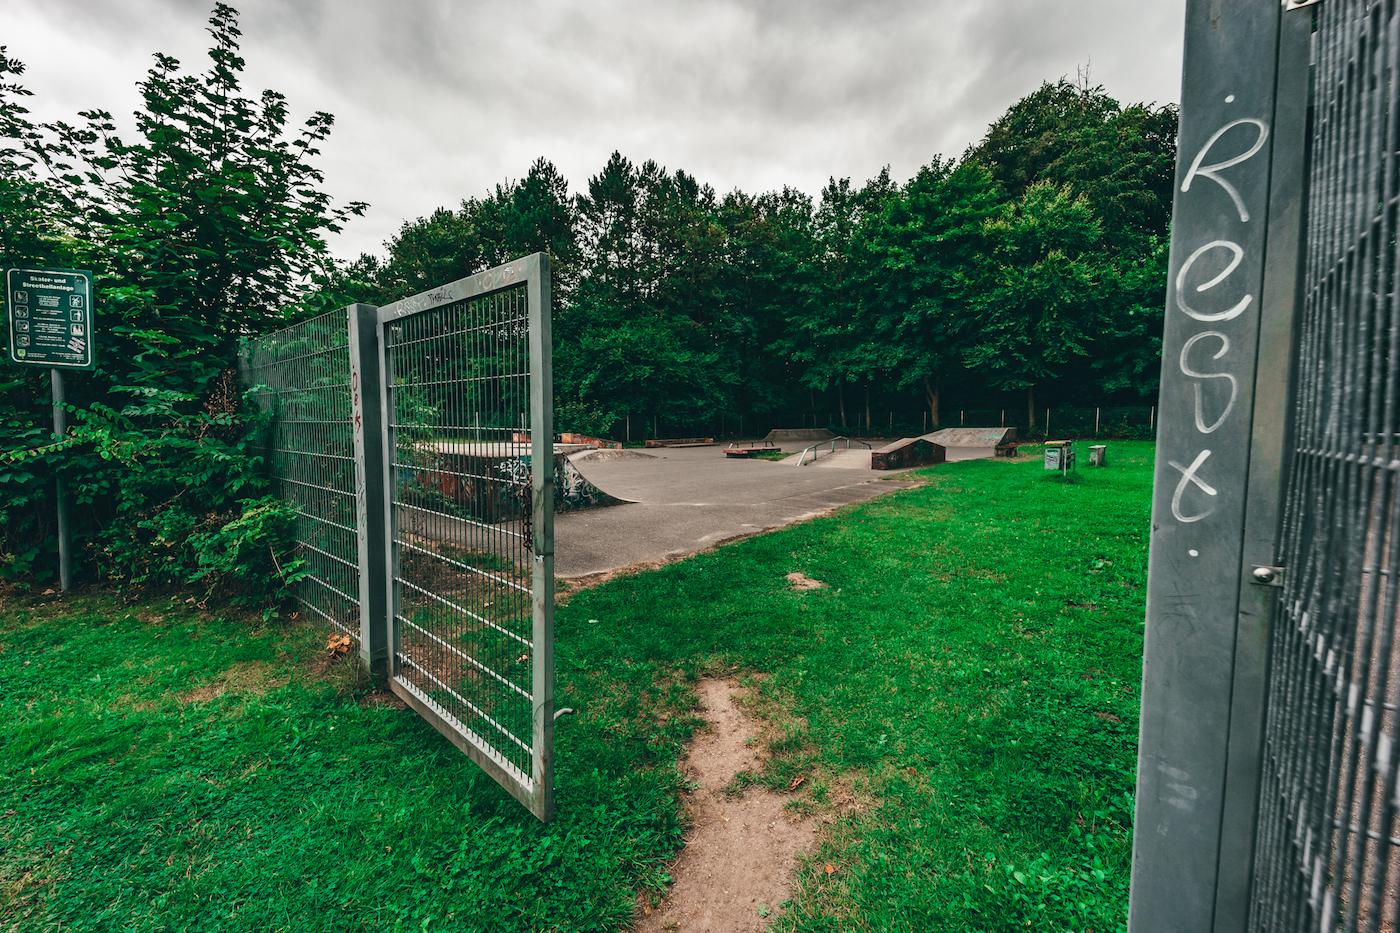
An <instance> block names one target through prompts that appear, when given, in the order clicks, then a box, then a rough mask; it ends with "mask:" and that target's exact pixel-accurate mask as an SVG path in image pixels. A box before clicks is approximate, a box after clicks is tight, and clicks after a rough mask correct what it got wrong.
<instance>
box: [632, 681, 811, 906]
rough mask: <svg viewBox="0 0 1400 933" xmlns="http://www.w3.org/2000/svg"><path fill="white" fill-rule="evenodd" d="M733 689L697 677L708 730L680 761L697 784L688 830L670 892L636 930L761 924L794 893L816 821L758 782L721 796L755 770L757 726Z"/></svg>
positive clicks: (689, 799) (726, 683)
mask: <svg viewBox="0 0 1400 933" xmlns="http://www.w3.org/2000/svg"><path fill="white" fill-rule="evenodd" d="M736 689H737V688H736V687H735V685H734V684H733V683H732V682H730V681H727V680H702V681H701V682H700V684H699V685H698V686H697V688H696V693H697V694H698V695H699V697H700V700H701V702H702V703H703V704H704V705H705V718H706V719H707V720H708V721H709V723H710V729H709V731H707V732H703V733H700V734H699V735H698V736H696V738H695V740H694V742H693V743H692V745H691V748H690V752H689V754H688V755H687V757H686V759H685V762H684V768H685V772H686V776H687V777H688V778H689V779H690V780H691V781H693V782H695V784H696V785H698V786H697V787H696V789H695V790H693V791H692V792H691V793H690V794H688V795H687V798H686V802H687V803H688V804H689V806H690V810H691V817H692V829H691V831H690V832H689V833H688V834H687V836H686V843H685V848H684V849H683V850H681V854H680V856H679V858H677V859H676V862H675V864H674V865H673V866H672V867H671V877H672V878H673V879H674V883H673V884H672V886H671V892H670V896H669V897H668V898H667V900H666V902H665V903H664V904H663V905H662V906H661V908H660V909H659V910H656V911H654V912H652V913H649V914H646V915H644V916H643V917H641V919H640V920H639V921H638V923H637V926H636V930H637V933H665V931H669V930H675V931H678V933H749V931H761V930H764V929H766V928H767V926H768V923H769V920H771V919H772V918H773V917H775V916H777V915H778V914H779V913H780V908H779V907H778V905H779V904H781V903H782V902H783V901H785V900H787V899H788V898H790V897H791V896H792V882H793V872H794V870H795V868H796V866H797V856H798V853H800V852H802V851H804V850H807V849H810V848H812V846H813V844H814V843H815V840H816V821H815V820H814V819H812V818H810V817H809V818H807V819H805V820H801V821H794V820H791V819H789V816H788V814H787V813H785V812H784V810H783V807H784V806H785V805H786V804H787V802H788V801H789V800H790V799H791V798H790V797H788V796H786V795H783V794H773V793H769V792H768V791H766V790H764V789H762V788H760V787H750V788H749V789H748V790H747V791H746V792H745V794H744V796H743V797H739V798H735V797H729V796H727V795H725V794H724V793H722V791H721V789H722V788H723V787H725V785H727V784H729V783H730V781H732V780H733V779H734V775H736V774H738V773H739V772H740V771H744V770H746V769H749V770H754V771H757V770H758V769H759V767H760V761H759V759H758V745H757V744H756V743H755V744H753V745H750V744H748V743H749V740H750V739H752V738H753V737H754V736H755V733H756V731H757V730H756V729H755V727H754V723H753V722H752V721H751V720H750V719H749V718H748V717H747V716H745V715H744V713H743V711H742V710H741V709H739V707H738V706H737V705H736V704H735V703H734V700H733V699H732V696H731V695H732V694H733V693H734V692H735V691H736Z"/></svg>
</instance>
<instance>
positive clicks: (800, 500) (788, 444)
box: [554, 428, 1014, 579]
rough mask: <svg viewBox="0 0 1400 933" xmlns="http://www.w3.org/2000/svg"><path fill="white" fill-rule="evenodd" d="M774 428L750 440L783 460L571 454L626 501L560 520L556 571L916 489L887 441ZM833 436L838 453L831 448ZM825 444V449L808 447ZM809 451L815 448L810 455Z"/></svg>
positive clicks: (976, 438)
mask: <svg viewBox="0 0 1400 933" xmlns="http://www.w3.org/2000/svg"><path fill="white" fill-rule="evenodd" d="M1007 433H1008V429H1003V428H993V429H970V428H969V429H948V430H947V431H943V432H935V433H933V434H929V435H925V437H924V439H926V440H930V441H931V443H935V444H937V443H939V442H940V441H947V442H949V443H948V446H946V447H944V448H943V450H944V452H945V456H944V461H945V462H948V461H956V460H971V459H982V458H989V457H992V456H994V455H995V453H996V448H997V445H998V444H1000V443H1002V442H1003V440H1004V438H1005V437H1006V436H1007ZM774 434H777V435H779V437H778V438H776V439H774V440H767V439H765V440H756V441H749V442H743V443H746V444H749V445H753V446H756V447H758V448H759V449H760V450H762V449H765V448H766V445H767V444H770V443H779V444H781V450H782V453H784V454H786V455H787V456H786V457H785V458H784V459H782V460H760V459H748V458H732V457H727V456H725V455H724V446H723V445H721V444H716V443H708V444H703V445H689V446H677V447H651V448H648V449H646V450H639V449H627V450H592V449H589V450H582V451H576V452H574V453H571V454H570V455H569V459H570V462H571V464H572V466H573V467H574V468H575V469H577V470H578V471H579V473H581V474H582V476H583V478H584V479H586V480H587V481H588V482H589V483H590V484H592V485H593V486H595V487H597V488H598V489H600V490H602V491H603V492H605V493H606V494H607V495H608V496H609V497H610V498H613V499H616V500H621V504H618V505H612V506H608V507H606V508H593V509H582V510H578V511H568V512H561V513H559V514H558V515H557V516H556V518H555V553H554V567H555V574H556V575H557V576H559V577H562V578H565V579H575V578H580V577H588V576H592V575H594V574H601V573H607V572H609V571H613V570H617V569H620V568H625V567H630V566H633V565H637V564H648V563H657V562H666V561H671V560H676V559H679V558H682V557H686V556H688V555H690V554H694V553H696V552H698V551H702V550H705V549H706V548H709V547H714V546H715V545H718V544H721V543H723V542H725V541H730V540H734V539H736V538H742V537H746V536H748V535H753V534H758V533H760V532H763V531H767V530H770V529H773V528H780V527H782V526H784V525H790V524H792V523H794V522H799V521H803V520H805V519H808V518H814V517H816V516H818V515H821V514H823V513H825V512H828V511H830V510H832V509H835V508H839V507H840V506H843V505H850V504H851V503H855V502H864V501H866V500H868V499H873V498H875V497H876V496H880V495H884V494H886V493H890V492H894V491H896V490H899V489H908V488H910V487H911V486H915V485H918V483H917V482H916V481H912V480H908V479H901V478H900V477H901V474H903V473H905V472H907V471H908V470H910V469H914V468H915V467H905V468H902V469H892V470H873V469H872V468H871V460H872V457H871V454H872V450H873V449H877V448H879V447H881V446H882V445H886V444H888V443H890V442H889V441H882V440H875V439H867V440H863V441H854V440H853V441H851V442H850V446H849V449H848V448H847V447H846V442H845V441H844V440H838V439H836V438H835V437H834V436H833V435H831V434H830V432H826V431H815V432H813V431H807V432H798V431H788V432H774ZM798 434H801V435H802V436H801V437H797V436H796V435H798ZM1011 435H1012V436H1013V437H1014V429H1011ZM771 437H772V435H770V438H771ZM934 438H937V440H933V439H934ZM833 440H835V441H837V442H836V444H835V447H836V449H835V450H834V451H832V450H829V449H828V448H829V447H830V446H831V444H830V442H831V441H833ZM904 440H913V439H904ZM821 444H825V446H823V448H822V449H821V450H817V451H809V448H812V447H814V446H816V445H821ZM767 449H771V448H767ZM804 451H809V452H808V453H807V456H806V458H805V460H804V459H803V457H802V453H803V452H804ZM814 453H815V454H816V457H815V459H814V458H813V454H814ZM799 463H801V465H800V466H799V465H798V464H799Z"/></svg>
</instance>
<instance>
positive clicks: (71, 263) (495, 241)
mask: <svg viewBox="0 0 1400 933" xmlns="http://www.w3.org/2000/svg"><path fill="white" fill-rule="evenodd" d="M209 22H210V29H209V32H210V35H211V36H212V38H213V42H212V47H211V49H210V51H209V63H208V67H207V69H206V70H205V71H204V72H202V73H199V74H189V73H185V72H184V71H182V70H181V66H180V63H179V62H177V61H175V60H174V59H172V58H170V57H168V56H164V55H157V56H156V57H155V65H154V67H153V68H152V69H151V70H150V72H149V73H148V74H147V76H146V78H145V80H144V81H142V82H141V83H140V84H139V90H140V93H141V102H140V107H139V109H138V110H137V111H136V123H135V130H134V135H132V136H129V137H124V136H123V135H122V134H121V133H119V131H118V128H117V125H116V121H114V119H113V118H112V116H111V115H110V114H107V113H104V112H100V111H89V112H84V113H80V114H79V115H78V117H77V119H76V120H75V121H74V122H72V123H67V122H57V123H52V124H37V123H35V122H33V121H32V120H31V119H30V116H29V113H28V111H27V110H26V108H25V107H24V106H23V103H24V101H25V98H26V97H28V96H29V94H30V92H29V91H28V90H26V89H25V88H24V87H23V86H22V85H21V84H20V82H19V79H20V77H21V75H22V73H23V64H22V63H20V62H18V61H15V60H13V59H11V58H8V57H6V56H5V54H4V50H3V48H0V264H3V265H39V266H52V267H74V268H82V269H89V270H92V271H93V272H94V273H95V274H96V277H97V282H96V286H97V300H96V308H95V312H96V334H97V346H98V368H97V369H96V371H94V372H91V373H73V374H70V377H69V379H68V400H69V402H70V405H71V416H70V418H71V420H72V422H73V427H72V429H71V431H70V435H69V436H68V437H66V438H64V439H62V440H59V441H54V440H52V439H51V437H50V435H49V428H48V425H49V423H50V414H49V389H48V373H47V372H46V371H44V370H42V369H36V368H19V369H11V370H10V372H9V375H8V376H6V377H5V378H4V379H3V380H0V448H3V451H4V454H3V456H0V577H3V578H6V579H40V580H43V579H51V577H52V573H53V568H54V565H55V550H56V539H55V537H54V533H53V532H54V528H53V518H52V516H53V498H52V496H53V480H54V478H55V476H62V477H64V478H65V480H66V481H67V484H68V488H69V490H70V492H71V494H72V495H73V496H74V499H75V500H76V504H77V506H78V508H77V510H76V513H77V514H78V516H80V518H81V521H80V524H79V528H78V534H79V544H80V547H81V548H82V551H83V554H84V558H83V566H84V567H85V572H89V573H91V572H92V571H94V570H96V571H97V572H98V573H100V574H102V575H105V576H107V577H110V578H115V579H124V580H131V581H143V580H144V581H151V582H170V583H187V582H189V581H191V580H201V581H206V582H207V583H208V585H210V586H211V587H212V586H215V585H217V584H219V583H220V582H221V581H232V582H233V583H234V584H236V583H237V581H238V580H253V581H267V580H273V581H274V582H275V581H278V580H281V581H282V582H285V581H286V580H287V579H289V577H288V574H287V568H286V567H285V566H283V565H282V564H281V563H280V562H279V560H278V557H279V555H280V554H281V552H282V549H283V546H284V544H285V542H286V533H287V529H288V527H289V526H288V524H287V515H286V514H285V510H283V511H279V507H278V506H277V505H276V504H275V503H274V502H273V500H270V499H268V498H266V493H267V489H266V480H265V475H264V472H263V470H262V469H261V467H260V465H259V464H258V462H257V460H256V458H255V457H253V456H251V455H250V454H249V452H248V450H247V449H246V445H245V436H246V431H247V425H246V423H245V415H244V413H243V412H242V410H241V409H240V404H239V387H238V386H237V384H236V380H235V375H234V374H235V363H236V354H237V341H238V340H239V338H240V337H242V336H247V335H254V334H260V333H265V332H267V331H270V330H272V329H275V328H276V327H279V326H282V325H283V324H285V323H287V322H291V321H294V320H299V319H302V318H305V317H307V316H310V315H314V314H318V313H322V312H325V311H327V310H331V309H334V308H337V307H340V306H342V305H344V304H346V303H348V302H350V301H355V300H360V301H368V302H371V303H383V302H387V301H390V300H393V299H395V298H399V297H402V296H405V295H408V294H412V293H415V292H417V291H420V290H423V289H425V288H428V287H430V286H433V285H438V284H441V283H443V282H445V281H450V280H452V279H455V278H458V277H461V276H464V275H467V274H470V273H472V272H475V271H478V270H480V269H484V268H487V267H490V266H492V265H496V264H498V263H501V262H504V261H507V260H509V259H511V258H514V257H516V256H520V255H524V254H528V253H531V252H535V251H537V250H544V251H547V252H548V253H549V254H550V256H551V258H552V265H553V270H554V276H553V281H554V294H555V299H556V312H555V335H556V346H555V355H556V357H555V358H556V363H555V372H556V376H557V380H558V386H557V390H556V395H557V397H558V398H559V399H561V403H560V412H559V423H560V426H561V427H562V428H566V429H567V428H573V429H576V430H604V429H606V427H607V426H608V424H609V423H610V422H612V421H613V420H614V419H615V418H617V417H620V416H623V415H625V414H632V415H637V416H640V417H641V418H658V417H659V418H660V419H662V421H664V422H667V423H671V424H684V423H705V422H707V421H708V420H709V419H711V418H713V417H715V416H716V415H719V414H723V413H729V414H734V413H741V412H742V413H769V414H770V415H772V416H774V417H779V418H780V417H783V416H790V415H796V414H798V413H804V412H808V411H817V410H819V411H824V412H827V411H840V412H841V418H842V419H843V420H848V421H850V422H851V423H856V422H858V421H859V420H860V419H861V417H862V416H864V417H865V418H868V417H869V414H868V413H869V411H870V408H871V406H872V405H874V407H875V409H876V410H877V411H883V410H885V406H889V408H892V409H893V408H898V409H900V410H908V409H910V408H912V407H914V406H916V405H917V406H925V407H926V408H927V410H928V412H929V414H930V416H931V421H932V422H933V423H935V424H936V423H938V421H939V420H940V415H941V414H943V413H944V412H945V411H947V410H948V408H949V404H950V401H949V400H950V399H951V400H953V401H955V402H956V403H957V404H959V405H963V406H964V407H975V406H976V405H978V404H989V403H996V404H1000V405H1001V406H1002V407H1005V402H1006V398H1007V397H1008V394H1009V393H1014V394H1015V396H1016V397H1017V398H1022V399H1024V404H1025V405H1026V410H1027V411H1028V414H1029V416H1030V418H1031V420H1032V421H1033V420H1034V417H1035V412H1036V410H1037V409H1038V407H1039V405H1038V402H1037V400H1038V399H1039V400H1041V401H1042V402H1043V401H1045V400H1046V398H1047V396H1051V397H1053V399H1054V401H1055V403H1057V404H1062V403H1066V402H1074V401H1078V400H1081V399H1092V400H1093V401H1099V400H1105V401H1107V400H1113V401H1117V402H1119V403H1124V402H1127V403H1131V402H1136V401H1139V400H1144V399H1147V398H1148V397H1149V396H1150V395H1151V394H1152V393H1154V392H1155V386H1156V379H1157V365H1158V359H1157V356H1158V334H1159V333H1160V321H1161V314H1162V305H1163V292H1164V290H1165V272H1164V264H1165V252H1166V246H1165V244H1166V227H1167V222H1168V212H1169V207H1170V202H1171V191H1170V188H1171V173H1172V165H1173V160H1174V147H1175V128H1176V116H1175V113H1174V110H1173V109H1172V108H1171V107H1160V108H1158V107H1148V106H1140V105H1135V106H1129V107H1123V106H1120V105H1119V104H1118V103H1117V102H1115V101H1114V100H1112V99H1111V98H1110V97H1109V96H1108V95H1107V94H1106V93H1105V92H1104V91H1103V90H1102V89H1101V88H1093V87H1088V86H1086V85H1074V84H1070V83H1067V82H1065V81H1059V82H1056V83H1053V84H1050V83H1047V84H1045V85H1043V86H1042V87H1041V88H1039V89H1038V90H1036V91H1035V92H1034V93H1032V94H1030V95H1029V96H1028V97H1026V98H1025V99H1024V100H1022V101H1020V102H1019V103H1017V104H1016V105H1015V106H1014V107H1012V108H1011V109H1010V110H1009V111H1008V112H1007V113H1006V114H1005V115H1004V116H1003V117H1002V118H1001V119H999V120H998V121H997V122H996V123H994V124H993V125H992V126H991V127H990V128H989V130H988V133H987V136H986V138H985V139H984V140H983V141H982V142H981V143H980V144H979V145H977V146H975V147H973V148H971V149H969V150H968V151H967V152H966V153H964V154H963V156H962V157H961V158H960V159H950V160H945V159H942V158H934V159H933V160H932V161H930V162H929V164H928V165H926V166H924V167H923V168H922V169H920V170H919V171H918V172H917V173H916V174H915V175H914V177H913V178H911V179H909V180H908V181H906V182H903V183H899V182H897V181H896V180H895V179H893V178H892V177H891V176H890V173H889V172H888V171H882V172H881V173H879V174H878V175H877V176H876V177H875V178H872V179H870V180H869V181H866V182H865V183H863V184H860V185H855V184H853V183H852V182H851V180H849V179H832V180H831V182H830V183H829V184H828V185H827V186H826V187H825V188H823V189H822V191H821V192H820V193H819V194H818V195H817V196H816V197H815V198H814V197H812V196H810V195H808V194H805V193H803V192H799V191H796V190H792V189H788V188H785V189H783V190H782V191H774V192H766V193H761V194H751V193H746V192H743V191H738V190H736V191H731V192H728V193H726V194H723V195H721V194H719V193H717V192H716V191H715V190H714V189H713V188H712V187H710V186H708V185H705V184H704V183H702V181H701V180H699V179H697V178H695V177H693V176H691V175H690V174H688V173H687V172H685V171H682V170H676V171H668V170H667V169H665V168H663V167H661V166H659V165H657V164H656V163H654V162H650V161H647V162H642V163H640V164H639V163H635V162H633V161H631V160H629V159H627V158H625V157H624V156H623V155H621V154H619V153H614V154H613V156H612V157H611V158H610V159H609V160H608V161H607V164H606V165H604V166H603V167H602V169H601V170H600V171H599V172H598V173H597V174H596V175H594V176H593V177H592V178H590V179H589V181H588V184H587V187H586V190H583V191H579V192H570V190H569V186H568V184H567V183H566V182H565V180H564V178H563V177H562V176H561V175H560V173H559V172H558V170H557V169H556V168H555V167H554V166H553V165H552V164H551V163H549V162H548V161H546V160H544V159H540V160H538V161H537V162H536V163H535V164H534V165H532V166H530V167H529V170H528V172H527V173H526V174H525V176H524V177H523V178H522V179H520V180H518V181H511V182H507V183H503V184H500V185H498V186H496V188H495V189H494V190H493V191H491V192H489V193H487V194H486V195H485V196H483V197H480V198H471V199H468V200H466V201H464V202H463V203H462V204H461V206H460V207H459V208H457V209H455V210H452V209H446V208H444V209H440V210H437V211H435V212H434V213H433V214H432V215H431V216H428V217H424V218H419V219H417V220H414V221H411V222H408V223H405V224H404V225H403V227H402V229H401V230H400V231H399V232H398V233H397V235H395V236H394V237H393V238H392V239H391V240H390V241H389V242H388V243H387V244H386V252H385V254H384V255H383V256H382V257H374V256H363V257H361V258H360V259H359V260H358V261H356V262H354V263H349V264H344V263H337V262H335V261H334V260H332V259H331V257H330V255H329V253H328V251H327V249H326V244H325V237H326V236H327V235H329V234H332V233H334V232H336V231H338V230H339V229H340V225H341V224H342V223H344V222H345V221H346V219H347V218H349V217H350V216H352V215H354V214H358V213H361V212H362V211H363V208H364V205H363V204H360V203H357V202H351V203H349V204H345V205H343V206H337V205H335V204H334V203H333V202H332V201H331V199H330V197H329V195H328V194H326V193H325V192H324V191H323V190H322V177H321V175H320V173H319V172H318V170H317V169H316V167H315V157H316V155H317V146H318V145H319V144H320V143H321V142H322V141H323V140H324V139H325V138H326V137H327V135H328V133H329V132H330V130H331V127H332V123H333V120H332V117H331V116H330V115H329V114H325V113H317V114H315V115H314V116H312V117H311V119H309V120H307V121H306V122H305V123H304V124H303V125H302V126H301V127H299V128H298V127H295V126H291V125H289V118H288V107H287V103H286V101H285V100H284V99H283V97H282V96H281V95H279V94H277V93H275V92H272V91H265V92H263V93H262V94H261V95H259V96H258V97H256V98H253V97H249V96H246V95H245V93H244V92H243V90H242V87H241V83H240V81H241V73H242V69H243V60H242V59H241V58H240V57H239V46H238V37H239V31H238V27H237V13H236V11H234V10H233V9H231V8H230V7H228V6H226V5H223V4H219V5H217V6H216V7H215V10H214V13H213V14H212V16H211V18H210V21H209Z"/></svg>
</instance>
